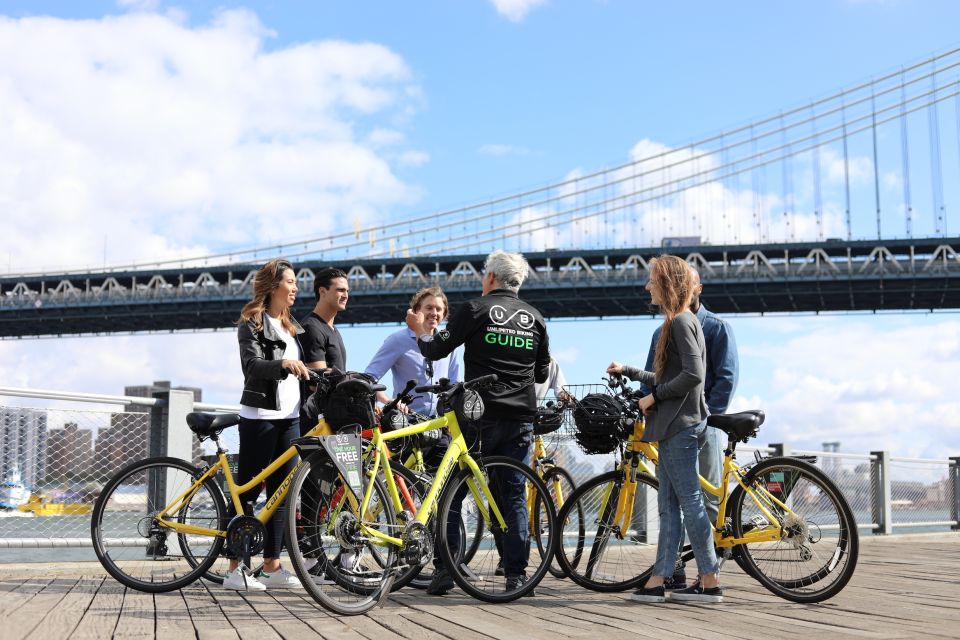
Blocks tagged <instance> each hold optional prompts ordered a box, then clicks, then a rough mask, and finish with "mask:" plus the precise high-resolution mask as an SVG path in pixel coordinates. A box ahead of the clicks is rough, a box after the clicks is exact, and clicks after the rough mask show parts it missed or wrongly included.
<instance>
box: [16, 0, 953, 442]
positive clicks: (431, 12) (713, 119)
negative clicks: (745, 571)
mask: <svg viewBox="0 0 960 640" xmlns="http://www.w3.org/2000/svg"><path fill="white" fill-rule="evenodd" d="M956 24H960V3H954V2H918V1H908V0H900V1H898V0H887V1H869V0H858V1H854V0H849V1H845V0H820V1H815V2H810V3H803V4H796V5H771V4H770V3H766V2H760V1H755V2H741V3H734V4H718V3H711V2H689V3H670V4H653V3H636V2H627V1H624V0H608V1H599V0H598V1H584V2H578V3H561V2H559V1H553V2H548V1H540V2H537V1H527V2H524V1H522V0H513V1H511V0H498V1H496V2H487V1H485V0H472V1H468V2H459V3H447V2H440V1H428V2H422V3H415V4H412V5H407V4H404V3H395V2H386V1H383V2H359V3H349V2H323V3H275V2H246V3H235V4H228V5H224V4H223V3H220V2H205V1H204V2H200V1H196V2H169V3H168V2H158V1H153V2H151V1H149V0H143V1H137V0H122V1H121V2H115V3H114V2H96V1H94V2H83V3H76V2H68V1H60V2H50V1H43V0H40V1H36V2H34V1H29V2H28V1H26V0H7V1H5V2H2V3H0V144H2V146H3V148H4V149H5V153H4V154H3V155H2V156H0V210H3V211H4V214H3V233H0V269H2V270H5V271H22V270H26V269H32V268H53V267H55V266H56V265H76V264H103V263H104V262H106V263H120V262H142V261H147V260H156V259H161V258H165V257H176V256H181V255H197V254H201V255H202V254H204V252H207V253H210V252H217V251H225V250H230V249H234V248H240V247H250V246H258V245H261V244H267V243H273V242H281V241H290V240H295V239H297V238H300V237H316V236H318V235H322V232H323V230H324V229H325V228H327V227H328V226H329V225H330V224H331V222H330V221H331V219H334V218H336V219H338V220H341V219H342V220H351V219H353V218H354V217H359V218H361V219H363V220H376V221H387V220H397V219H404V218H407V217H412V216H415V215H422V214H424V213H427V212H430V211H436V210H442V209H449V208H452V207H455V206H457V205H458V204H464V203H474V202H478V201H480V200H483V199H485V198H490V197H493V196H496V195H503V194H510V193H514V192H517V191H520V190H522V189H526V188H529V187H531V186H537V185H542V184H546V183H552V182H556V181H558V180H560V179H563V178H564V177H565V176H568V175H571V174H575V173H576V172H588V171H592V170H596V169H599V168H602V167H604V166H614V165H617V164H620V163H623V162H625V161H627V160H629V159H630V158H631V157H633V155H632V154H633V153H634V150H635V149H636V148H637V147H638V145H646V146H645V147H644V148H652V147H655V146H656V145H663V146H666V147H678V146H682V145H683V144H685V143H687V142H689V141H691V140H694V139H698V138H700V137H702V136H704V135H706V134H710V133H712V132H716V131H720V130H723V129H727V128H729V127H731V126H734V125H737V124H743V123H746V122H750V121H751V120H753V119H754V118H756V117H758V116H764V115H770V114H775V113H776V112H777V111H779V110H783V109H787V108H790V107H794V106H798V105H801V104H804V103H805V102H806V101H808V100H810V99H812V98H815V97H819V96H823V95H826V94H828V93H830V92H832V91H834V90H839V89H841V88H843V87H849V86H851V85H853V84H855V83H857V82H860V81H863V80H865V79H868V78H870V77H875V76H877V75H880V74H882V73H885V72H889V71H894V70H896V69H898V68H900V66H901V65H905V64H908V63H911V62H915V61H918V60H921V59H924V58H926V57H928V56H929V55H931V54H933V53H936V52H940V51H945V50H948V49H950V48H952V47H955V46H956V45H957V38H958V37H957V35H956V28H955V25H956ZM952 109H953V105H950V106H949V107H947V111H945V113H947V114H950V113H951V110H952ZM945 117H947V116H945ZM950 162H953V163H956V162H957V159H951V160H950ZM951 166H953V165H951ZM947 178H948V179H952V180H953V181H955V180H956V176H953V177H952V178H950V176H947ZM917 189H918V191H924V192H929V186H927V185H924V186H922V187H919V186H918V187H917ZM318 212H324V213H322V214H319V213H318ZM948 213H950V215H952V216H953V218H952V220H956V217H955V216H956V212H948ZM308 295H309V294H308ZM238 312H239V310H238ZM399 320H400V318H398V321H399ZM728 320H730V322H731V325H732V326H733V327H734V331H735V333H736V335H737V338H738V342H739V344H740V346H741V355H742V362H741V370H742V373H743V377H742V379H741V383H740V385H739V389H738V393H737V398H736V400H735V403H734V407H735V408H747V407H749V406H762V407H763V408H765V409H766V410H767V412H768V422H767V425H765V427H764V432H763V434H762V436H761V440H762V441H764V442H769V441H788V442H793V443H796V444H797V446H805V447H812V448H819V443H820V441H821V440H823V439H829V440H840V441H841V442H842V443H843V444H842V447H841V448H842V449H843V450H847V451H857V452H863V451H865V450H870V449H876V448H894V447H897V448H898V451H900V452H901V453H904V454H906V455H938V456H943V455H960V430H957V429H956V428H955V425H954V423H955V420H956V418H955V416H957V415H960V401H958V399H957V398H956V397H955V394H953V393H952V392H951V391H950V387H951V385H950V381H952V380H954V379H957V378H958V377H960V357H957V356H960V321H958V319H957V317H956V316H954V315H951V314H939V313H938V314H930V315H922V314H903V315H900V314H898V315H886V314H882V315H877V316H863V315H852V316H827V317H812V316H777V317H764V318H751V317H738V316H731V317H728ZM656 322H657V321H655V320H650V319H618V320H604V321H602V322H593V321H591V322H553V323H551V327H550V331H551V338H552V343H553V345H554V349H555V351H556V354H557V357H558V360H560V361H561V363H562V364H563V366H564V368H565V369H566V370H567V377H568V378H569V379H570V381H571V382H592V381H595V380H596V379H598V378H599V376H600V375H601V373H602V368H603V366H604V365H605V364H606V363H607V362H609V361H610V360H611V359H619V360H623V361H630V362H633V363H639V364H642V359H643V358H644V357H645V354H646V349H647V345H648V343H649V339H650V335H651V333H652V331H653V329H654V327H655V326H656ZM390 330H391V328H390V327H376V328H356V327H347V328H345V329H344V336H345V340H346V341H347V349H348V354H349V357H350V360H349V365H350V367H351V368H357V369H362V368H363V367H364V366H365V365H366V362H367V360H368V359H369V357H370V356H371V355H372V354H373V352H374V351H375V350H376V348H377V346H379V343H380V341H381V340H382V339H383V337H384V336H385V335H386V334H387V333H388V332H389V331H390ZM236 354H237V352H236V342H235V338H234V336H233V334H232V333H231V332H230V331H220V332H215V333H199V334H174V335H146V336H114V337H97V338H82V339H56V340H40V341H22V342H10V341H3V342H0V379H2V380H4V384H7V385H12V386H27V387H37V388H56V389H63V390H75V391H88V392H95V393H116V392H118V391H117V390H118V389H120V388H122V387H123V386H124V385H126V384H129V383H130V381H131V380H144V379H170V380H173V381H174V382H175V383H176V384H184V385H191V386H198V387H202V388H203V389H204V393H205V397H206V398H207V399H208V400H209V401H212V402H223V403H235V402H236V401H237V400H238V398H239V387H240V384H241V376H240V372H239V363H238V358H237V355H236ZM7 400H8V399H7V398H4V399H2V400H0V403H6V402H7Z"/></svg>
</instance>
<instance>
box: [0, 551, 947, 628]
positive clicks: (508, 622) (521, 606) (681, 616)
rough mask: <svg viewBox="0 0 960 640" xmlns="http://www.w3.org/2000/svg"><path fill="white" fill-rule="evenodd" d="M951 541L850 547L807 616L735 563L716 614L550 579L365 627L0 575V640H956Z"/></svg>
mask: <svg viewBox="0 0 960 640" xmlns="http://www.w3.org/2000/svg"><path fill="white" fill-rule="evenodd" d="M958 543H960V534H958V533H943V534H915V535H894V536H889V537H882V536H864V537H862V538H861V549H860V562H859V564H858V566H857V571H856V573H855V574H854V576H853V579H852V580H851V581H850V583H849V584H848V585H847V587H846V588H845V589H844V590H843V591H841V592H840V593H839V594H838V595H837V596H835V597H834V598H832V599H830V600H828V601H826V602H823V603H820V604H815V605H801V604H794V603H790V602H786V601H784V600H780V599H779V598H777V597H775V596H773V595H772V594H770V593H769V592H767V591H766V590H765V589H764V588H763V587H761V586H760V585H759V584H758V583H756V582H755V581H753V580H752V579H751V578H748V577H747V576H746V575H744V574H743V573H742V572H741V571H740V570H739V569H738V568H737V567H736V565H735V564H734V563H732V562H731V563H727V565H725V567H724V571H723V573H722V580H723V582H724V586H725V589H726V593H725V594H724V602H723V603H721V604H715V605H692V604H688V605H682V604H670V603H664V604H659V605H650V604H637V603H633V602H630V601H629V600H628V599H627V595H628V594H626V593H612V594H606V593H595V592H592V591H586V590H584V589H581V588H580V587H578V586H576V585H574V584H572V583H571V582H570V581H569V580H557V579H556V578H553V577H550V576H549V575H548V576H547V578H546V579H545V580H544V581H543V582H542V583H541V584H540V586H539V587H538V588H537V596H536V597H534V598H522V599H521V600H520V601H517V602H514V603H510V604H501V605H491V604H485V603H482V602H479V601H477V600H473V599H471V598H469V597H468V596H466V595H465V594H463V592H461V591H460V590H458V589H455V590H454V591H452V592H451V593H450V594H448V595H446V596H442V597H431V596H427V595H424V593H423V592H422V591H418V590H416V589H410V588H407V589H403V590H401V591H399V592H397V593H395V594H393V595H392V597H391V598H390V599H389V600H388V602H387V604H386V605H385V606H384V607H382V608H379V609H375V610H374V611H371V612H370V613H368V614H367V615H365V616H354V617H345V618H338V617H335V616H332V615H330V614H329V613H327V612H326V611H325V610H323V609H321V608H320V607H319V606H318V605H317V604H315V603H314V601H313V600H312V599H310V597H309V596H307V595H305V594H304V593H303V592H299V593H298V592H295V591H286V592H265V593H258V594H250V595H241V594H239V593H237V592H228V591H224V590H223V589H222V588H219V587H218V586H215V585H211V584H208V583H205V582H203V581H200V582H197V583H194V584H193V585H191V586H190V587H187V588H185V589H182V590H180V591H175V592H172V593H165V594H157V595H151V594H146V593H140V592H137V591H131V590H125V589H124V587H123V586H122V585H120V584H119V583H117V582H115V581H114V580H113V579H111V578H109V577H107V576H106V574H105V572H104V571H103V570H102V569H101V567H100V565H99V564H97V563H38V564H29V563H22V564H17V565H0V629H3V631H2V633H0V636H2V637H3V638H4V639H5V640H20V639H22V638H29V639H32V640H58V639H60V638H64V639H66V638H70V639H74V640H75V639H78V638H154V637H155V638H170V639H171V640H183V639H184V638H201V639H205V638H210V639H217V640H219V639H224V640H228V639H229V640H236V639H240V638H255V639H256V640H273V639H279V638H283V639H285V640H298V639H300V638H329V639H336V640H384V639H386V638H403V639H410V640H443V639H448V638H449V639H455V640H490V639H497V640H515V639H516V638H529V639H530V640H565V639H567V638H589V639H590V640H606V639H610V640H620V639H625V640H626V639H629V640H634V639H636V638H655V639H657V640H670V639H673V638H677V639H683V640H689V639H690V638H703V639H707V640H715V639H722V638H731V637H733V638H793V637H796V638H808V637H817V638H860V639H863V638H930V639H936V638H956V637H957V635H958V634H957V629H958V628H960V600H958V599H957V597H956V586H957V578H956V576H957V575H958V574H960V554H958V553H957V545H958Z"/></svg>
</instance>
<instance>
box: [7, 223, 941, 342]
mask: <svg viewBox="0 0 960 640" xmlns="http://www.w3.org/2000/svg"><path fill="white" fill-rule="evenodd" d="M664 251H665V250H664V249H660V248H647V249H629V250H628V249H618V250H609V251H580V252H573V251H546V252H541V253H530V254H527V258H528V260H529V261H530V264H531V266H532V267H533V268H534V269H535V273H534V274H533V275H532V276H531V278H530V279H529V280H528V282H527V283H526V284H524V287H523V294H522V295H523V297H524V298H525V299H526V300H529V301H530V302H532V303H533V304H535V305H536V306H537V307H538V308H539V309H541V310H542V311H543V313H544V315H545V316H546V317H548V318H587V317H612V316H638V315H645V314H650V313H651V309H650V307H649V296H648V295H647V294H646V293H645V292H644V291H643V286H644V284H645V282H646V280H647V277H648V271H647V264H648V260H649V259H650V258H651V257H653V256H656V255H658V254H660V253H662V252H664ZM670 251H671V252H673V253H675V254H677V255H681V256H683V257H685V258H686V259H687V260H688V261H690V262H691V263H693V264H695V265H697V266H698V267H699V269H700V272H701V277H702V279H703V282H704V285H705V287H704V295H703V299H704V301H705V303H706V304H707V305H708V306H709V307H710V308H711V309H714V310H715V311H718V312H722V313H727V314H729V313H759V314H763V313H774V312H788V313H791V312H814V313H819V312H826V311H886V310H937V309H956V308H960V238H933V239H925V240H918V239H913V240H890V241H853V242H846V241H838V240H836V241H827V242H819V243H795V244H774V245H753V246H710V245H707V246H699V247H677V248H673V249H670ZM484 257H485V256H483V255H466V256H423V257H415V258H392V259H389V260H352V261H351V260H335V261H333V262H319V261H313V262H303V263H298V264H297V265H296V266H297V268H298V277H299V278H300V286H301V289H302V291H303V292H302V294H301V295H300V297H299V299H298V302H297V305H296V308H295V309H294V312H295V314H296V315H297V316H298V317H299V316H300V315H304V314H306V313H307V312H308V311H309V310H310V308H312V306H313V296H312V294H311V293H310V291H311V289H312V284H313V277H314V273H315V272H316V271H317V270H319V269H321V268H323V267H326V266H339V267H341V268H343V269H344V270H345V271H347V272H348V273H349V274H350V282H351V302H350V305H349V308H348V310H347V312H346V313H344V314H342V315H341V316H339V317H338V320H339V321H340V322H343V323H346V324H370V323H385V322H397V321H399V320H400V319H401V318H402V317H403V310H404V309H405V308H406V306H407V301H408V300H409V298H410V296H411V294H412V293H413V292H414V291H416V290H417V289H419V288H420V287H422V286H426V285H428V284H437V285H440V286H442V287H443V288H444V290H445V291H446V292H447V295H448V296H449V298H450V301H451V305H456V304H457V303H458V302H459V301H462V300H465V299H467V298H469V297H471V296H474V295H476V294H477V293H478V291H479V289H480V270H481V269H482V265H483V260H484ZM256 267H257V265H249V264H233V265H226V266H215V267H202V268H198V267H190V268H183V269H163V270H154V271H150V270H137V271H122V272H121V271H117V272H99V273H95V272H90V273H62V274H35V275H22V276H6V277H0V338H17V337H34V336H55V335H67V334H100V333H115V332H142V331H174V330H196V329H214V328H225V327H230V326H232V325H233V322H234V321H235V320H236V318H237V315H238V314H239V310H240V308H241V307H242V306H243V304H244V303H245V302H246V301H247V300H248V299H249V294H250V286H251V282H252V279H253V273H254V270H255V269H256Z"/></svg>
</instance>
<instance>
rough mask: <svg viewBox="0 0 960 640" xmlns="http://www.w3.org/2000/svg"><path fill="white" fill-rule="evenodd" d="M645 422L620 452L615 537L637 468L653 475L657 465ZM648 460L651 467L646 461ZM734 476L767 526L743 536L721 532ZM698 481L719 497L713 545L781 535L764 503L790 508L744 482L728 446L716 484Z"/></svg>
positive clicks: (623, 526)
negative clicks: (621, 480)
mask: <svg viewBox="0 0 960 640" xmlns="http://www.w3.org/2000/svg"><path fill="white" fill-rule="evenodd" d="M644 429H645V425H644V422H643V420H642V419H641V420H637V421H636V422H635V423H634V426H633V434H631V436H630V438H629V439H628V440H627V448H626V452H625V454H624V459H623V461H622V462H621V468H622V469H623V471H624V483H623V488H622V490H621V491H620V495H619V497H618V502H617V509H616V511H615V513H614V519H613V522H612V523H611V524H612V525H613V526H614V527H616V528H617V529H619V531H620V533H619V534H618V536H619V537H623V536H625V532H626V531H627V530H628V529H629V525H630V522H631V521H632V518H633V506H634V497H635V496H636V491H637V475H636V474H637V471H641V472H643V473H646V474H647V475H650V476H655V475H656V474H655V473H654V467H656V466H658V465H659V462H660V456H659V451H658V448H657V445H656V443H652V442H644V441H643V440H642V439H641V438H642V437H643V432H644ZM647 460H649V461H650V462H651V463H652V465H653V467H651V466H650V465H648V464H647V462H646V461H647ZM731 477H732V478H733V479H735V480H736V482H737V484H738V485H739V486H740V487H741V488H743V490H744V491H745V492H746V494H747V495H748V496H750V498H751V500H753V502H754V503H755V504H756V505H757V508H758V509H759V510H760V512H761V513H762V514H763V516H764V518H766V519H767V523H768V525H769V526H766V527H759V528H757V529H755V530H752V531H749V532H747V533H746V534H744V535H743V536H741V537H739V538H737V537H734V536H732V535H729V534H727V533H725V526H724V525H725V520H726V516H725V514H726V510H727V501H728V500H729V498H730V490H729V487H730V478H731ZM698 478H699V481H700V488H701V489H703V491H705V492H706V493H709V494H710V495H713V496H717V497H718V498H719V499H720V505H719V508H718V511H717V522H716V523H714V527H713V540H714V545H715V546H717V547H718V548H721V549H728V548H733V547H735V546H737V545H741V544H751V543H756V542H775V541H777V540H780V538H781V528H780V526H779V525H776V526H774V525H773V523H777V522H779V521H778V519H777V517H776V516H774V515H773V514H772V513H771V512H770V510H769V509H768V508H767V506H765V504H764V503H766V505H772V506H774V507H777V508H779V509H782V510H783V511H785V512H787V513H791V512H792V509H790V508H789V507H788V506H787V505H786V504H784V503H783V502H782V501H781V500H779V499H778V498H777V497H776V496H774V495H773V494H771V493H770V492H769V491H767V489H766V488H764V487H753V486H751V485H749V484H747V483H746V482H744V473H743V471H742V470H741V468H740V466H739V465H738V464H737V463H736V462H734V460H733V451H732V450H731V449H730V448H729V447H728V448H727V449H725V450H724V457H723V472H722V474H721V478H722V480H721V482H720V486H719V487H718V486H715V485H713V484H711V483H710V482H709V481H708V480H706V478H704V477H703V476H698ZM609 498H610V496H609V494H607V495H606V496H604V498H603V501H602V503H601V512H602V511H603V509H604V508H605V506H606V502H607V500H608V499H609Z"/></svg>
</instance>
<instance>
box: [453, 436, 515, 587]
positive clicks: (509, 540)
mask: <svg viewBox="0 0 960 640" xmlns="http://www.w3.org/2000/svg"><path fill="white" fill-rule="evenodd" d="M461 431H462V432H463V437H464V439H465V440H466V441H467V445H468V446H469V447H470V454H471V455H472V456H474V457H475V458H476V459H477V460H478V462H479V461H480V458H481V457H482V456H507V457H509V458H513V459H514V460H517V461H519V462H521V463H523V464H526V463H527V460H528V459H529V457H530V444H531V443H532V442H533V423H532V422H518V421H516V420H506V419H496V418H481V419H480V420H477V421H476V422H472V423H470V424H469V425H464V426H462V427H461ZM490 490H491V493H492V494H493V498H494V500H496V501H497V506H498V507H499V508H500V512H501V513H502V514H503V519H504V521H505V523H506V525H507V535H505V536H502V538H501V537H498V539H497V548H498V549H499V550H500V552H501V554H502V556H503V570H504V573H505V574H506V575H507V576H519V575H523V574H524V570H525V569H526V568H527V558H528V556H529V555H530V547H529V545H528V540H527V538H528V533H529V532H528V530H527V527H528V520H527V495H526V491H525V490H526V484H525V481H524V477H523V476H522V475H520V474H518V473H513V472H508V473H503V472H501V473H495V474H491V477H490ZM467 491H468V489H467V486H466V485H463V486H461V487H460V488H459V489H458V490H457V493H456V494H454V498H453V505H452V508H451V509H450V516H451V517H450V519H449V520H448V521H447V538H448V539H449V540H450V541H451V545H450V546H451V551H453V552H454V553H456V552H457V549H454V548H453V547H457V544H456V543H457V542H458V541H459V540H460V506H461V504H462V503H463V499H464V497H466V495H467ZM491 515H492V514H491ZM438 557H439V556H438ZM436 566H437V568H440V567H441V566H442V565H441V562H439V561H438V562H437V563H436Z"/></svg>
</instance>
